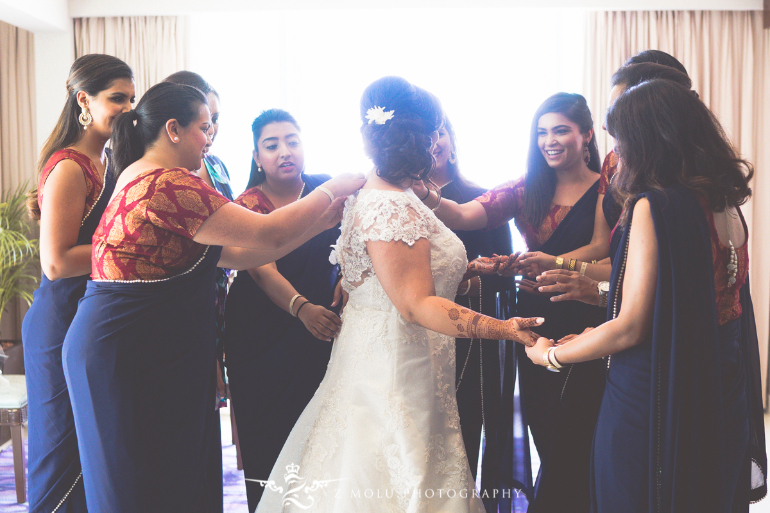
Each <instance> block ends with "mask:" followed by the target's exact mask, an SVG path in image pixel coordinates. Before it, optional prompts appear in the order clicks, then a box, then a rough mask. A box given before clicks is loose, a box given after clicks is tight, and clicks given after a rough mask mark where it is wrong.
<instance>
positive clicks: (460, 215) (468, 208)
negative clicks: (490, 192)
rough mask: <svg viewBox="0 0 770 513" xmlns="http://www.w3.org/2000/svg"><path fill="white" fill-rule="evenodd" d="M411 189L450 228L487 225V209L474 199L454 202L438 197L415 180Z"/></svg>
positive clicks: (459, 228)
mask: <svg viewBox="0 0 770 513" xmlns="http://www.w3.org/2000/svg"><path fill="white" fill-rule="evenodd" d="M412 190H413V191H414V193H415V194H416V195H417V197H418V198H420V201H422V202H423V203H424V204H425V205H426V206H427V207H428V208H430V209H431V210H433V213H434V214H436V217H438V218H439V219H440V220H441V222H443V223H444V224H445V225H446V227H447V228H449V229H450V230H465V231H471V230H482V229H484V228H486V227H487V224H488V219H487V211H486V210H485V209H484V206H483V205H482V204H481V203H479V202H478V201H476V200H471V201H468V202H467V203H462V204H459V203H456V202H454V201H452V200H448V199H444V198H440V197H439V195H438V193H437V192H436V191H434V190H432V189H430V190H429V189H428V188H427V187H425V185H424V184H423V183H422V182H415V183H414V184H413V185H412Z"/></svg>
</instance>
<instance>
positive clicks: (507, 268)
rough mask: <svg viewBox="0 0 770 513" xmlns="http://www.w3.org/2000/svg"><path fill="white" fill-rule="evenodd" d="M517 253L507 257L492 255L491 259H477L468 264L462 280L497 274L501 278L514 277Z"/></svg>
mask: <svg viewBox="0 0 770 513" xmlns="http://www.w3.org/2000/svg"><path fill="white" fill-rule="evenodd" d="M518 256H519V254H518V253H514V254H513V255H511V256H508V255H492V256H491V257H479V258H476V259H474V260H471V261H470V262H469V263H468V269H467V271H466V272H465V277H464V279H468V278H470V277H472V276H483V275H490V274H498V275H501V276H514V275H515V274H516V269H515V267H516V258H517V257H518Z"/></svg>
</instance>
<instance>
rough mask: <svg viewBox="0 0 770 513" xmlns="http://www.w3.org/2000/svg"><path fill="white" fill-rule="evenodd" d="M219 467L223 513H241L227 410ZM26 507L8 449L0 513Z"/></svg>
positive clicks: (1, 465) (1, 462) (22, 511)
mask: <svg viewBox="0 0 770 513" xmlns="http://www.w3.org/2000/svg"><path fill="white" fill-rule="evenodd" d="M26 446H27V440H26V438H25V440H24V455H25V456H26V454H27V447H26ZM222 463H223V467H224V495H225V501H224V502H225V513H244V512H246V511H248V507H247V505H246V485H245V484H244V481H243V471H242V470H238V469H237V465H236V458H235V446H234V445H232V440H231V439H230V416H229V411H228V410H227V409H223V412H222ZM28 510H29V508H28V507H27V503H24V504H18V503H17V502H16V487H15V486H14V477H13V449H12V448H11V446H10V445H9V446H8V447H6V448H5V449H3V450H2V452H0V511H2V513H27V512H28Z"/></svg>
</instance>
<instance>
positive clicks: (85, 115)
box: [78, 106, 93, 130]
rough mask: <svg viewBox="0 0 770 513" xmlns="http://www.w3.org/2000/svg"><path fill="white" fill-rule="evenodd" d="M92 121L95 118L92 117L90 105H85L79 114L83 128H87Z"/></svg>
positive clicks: (79, 120)
mask: <svg viewBox="0 0 770 513" xmlns="http://www.w3.org/2000/svg"><path fill="white" fill-rule="evenodd" d="M91 121H93V118H91V113H90V112H89V111H88V107H85V106H84V107H83V108H82V111H81V112H80V116H78V122H79V123H80V124H81V125H83V130H86V129H87V128H88V125H90V124H91Z"/></svg>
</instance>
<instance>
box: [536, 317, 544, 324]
mask: <svg viewBox="0 0 770 513" xmlns="http://www.w3.org/2000/svg"><path fill="white" fill-rule="evenodd" d="M537 322H539V323H540V324H542V323H544V322H545V319H543V318H542V317H538V318H537Z"/></svg>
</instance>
